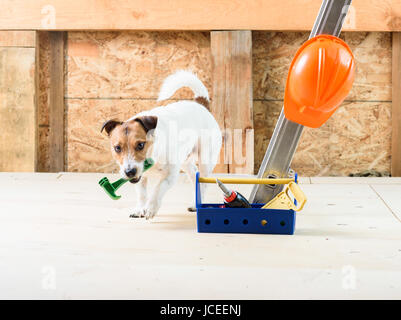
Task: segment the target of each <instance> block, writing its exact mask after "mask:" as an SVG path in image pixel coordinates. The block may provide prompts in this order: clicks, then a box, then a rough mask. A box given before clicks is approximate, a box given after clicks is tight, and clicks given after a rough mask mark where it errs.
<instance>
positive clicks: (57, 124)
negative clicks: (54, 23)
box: [49, 32, 66, 172]
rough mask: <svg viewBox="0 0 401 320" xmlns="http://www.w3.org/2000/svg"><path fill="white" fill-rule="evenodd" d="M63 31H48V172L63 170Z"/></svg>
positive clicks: (64, 39) (64, 36) (64, 38)
mask: <svg viewBox="0 0 401 320" xmlns="http://www.w3.org/2000/svg"><path fill="white" fill-rule="evenodd" d="M65 41H66V35H65V33H64V32H50V66H49V73H50V88H49V127H50V129H49V157H50V168H49V169H50V172H59V171H64V151H65V150H64V131H65V130H64V49H65Z"/></svg>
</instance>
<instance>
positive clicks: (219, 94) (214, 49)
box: [211, 31, 254, 174]
mask: <svg viewBox="0 0 401 320" xmlns="http://www.w3.org/2000/svg"><path fill="white" fill-rule="evenodd" d="M211 53H212V64H213V67H212V68H213V71H212V72H213V99H212V106H211V111H212V113H213V114H214V115H215V117H216V119H217V121H218V122H219V124H220V127H221V128H222V129H224V131H225V136H224V146H223V152H224V160H225V161H224V163H225V164H224V165H223V166H222V167H221V169H222V171H223V172H230V173H252V174H253V153H254V150H253V101H252V32H251V31H212V32H211ZM246 156H247V157H246Z"/></svg>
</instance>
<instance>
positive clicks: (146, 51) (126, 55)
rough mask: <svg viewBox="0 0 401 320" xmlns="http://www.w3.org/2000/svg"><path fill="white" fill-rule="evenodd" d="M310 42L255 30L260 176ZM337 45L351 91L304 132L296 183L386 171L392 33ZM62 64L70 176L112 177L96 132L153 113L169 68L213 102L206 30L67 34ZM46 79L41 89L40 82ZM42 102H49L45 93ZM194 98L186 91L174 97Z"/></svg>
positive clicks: (352, 36)
mask: <svg viewBox="0 0 401 320" xmlns="http://www.w3.org/2000/svg"><path fill="white" fill-rule="evenodd" d="M307 37H308V33H300V32H285V33H282V32H253V77H254V80H253V87H254V127H255V169H256V171H257V169H258V168H259V165H260V162H261V160H262V158H263V155H264V153H265V150H266V148H267V145H268V143H269V139H270V137H271V134H272V132H273V129H274V125H275V123H276V121H277V118H278V115H279V112H280V110H281V107H282V104H283V96H284V87H285V80H286V75H287V72H288V68H289V65H290V62H291V59H292V57H293V55H294V54H295V51H296V50H297V49H298V48H299V46H300V45H301V44H302V43H303V42H304V41H305V40H306V39H307ZM342 37H343V39H345V40H346V41H347V43H348V44H349V45H350V46H351V48H352V50H353V51H354V54H355V58H356V61H357V76H356V80H355V84H354V88H353V90H352V92H351V93H350V95H349V97H348V98H347V100H346V102H345V103H344V105H343V106H342V107H341V109H339V110H338V111H337V112H336V113H335V114H334V115H333V117H332V118H331V119H330V120H329V121H328V122H327V123H326V124H325V125H323V126H322V127H321V128H319V129H313V130H312V129H307V128H306V129H305V130H304V133H303V136H302V138H301V141H300V145H299V147H298V150H297V153H296V155H295V158H294V161H293V168H294V169H295V170H297V171H298V172H299V173H300V174H301V175H349V174H350V173H357V172H360V171H364V170H369V169H371V170H376V171H379V172H388V171H389V169H390V142H391V141H390V137H391V111H390V110H391V38H390V34H389V33H343V35H342ZM45 44H46V41H43V44H41V45H43V46H45ZM44 51H45V50H44ZM45 55H46V53H43V54H42V57H43V58H44V59H45V58H46V57H45ZM66 63H67V65H66V128H67V129H66V149H67V158H66V164H67V169H68V170H69V171H84V172H85V171H104V172H111V171H116V169H117V168H116V166H115V165H114V163H113V161H112V159H111V155H110V152H109V145H108V141H107V138H106V137H105V136H104V135H102V134H100V133H99V128H100V126H101V124H102V122H103V121H104V120H106V119H110V118H119V119H126V118H128V117H130V116H131V115H133V114H135V113H136V112H138V111H140V110H144V109H149V108H152V107H154V106H155V105H156V99H157V94H158V90H159V87H160V85H161V83H162V81H163V79H164V78H165V77H166V76H168V75H169V74H170V73H172V72H174V71H175V70H177V69H182V68H184V69H186V68H188V69H191V70H193V71H195V72H196V73H197V74H198V75H199V77H200V78H201V80H202V81H203V82H204V83H205V84H206V86H207V87H208V89H209V92H210V95H211V90H212V88H211V79H210V75H211V59H210V37H209V33H207V32H70V33H68V43H67V56H66ZM44 72H45V70H44ZM42 78H43V79H42V80H41V84H42V85H43V88H45V84H46V83H45V82H46V77H45V76H43V77H42ZM45 91H46V90H44V91H42V90H41V92H45ZM41 97H42V98H41V101H42V102H45V101H46V99H47V97H46V93H43V94H42V93H41ZM191 97H192V95H191V93H190V91H189V90H181V91H179V92H178V94H177V95H176V96H174V98H175V99H177V98H191ZM44 104H45V103H44ZM40 109H42V110H43V113H40V115H41V116H40V119H41V120H40V125H41V127H40V131H39V132H40V138H41V140H40V141H41V149H40V150H41V154H40V159H41V163H42V169H43V170H44V171H45V170H46V161H47V153H46V152H47V151H46V143H45V142H46V132H47V130H48V127H47V126H48V122H47V119H46V107H43V106H42V107H40Z"/></svg>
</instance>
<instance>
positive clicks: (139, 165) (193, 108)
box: [101, 71, 222, 219]
mask: <svg viewBox="0 0 401 320" xmlns="http://www.w3.org/2000/svg"><path fill="white" fill-rule="evenodd" d="M182 87H189V88H190V89H191V90H192V91H193V93H194V100H192V101H189V100H184V101H179V102H174V103H170V104H168V105H167V106H161V107H157V108H154V109H152V110H149V111H143V112H140V113H138V114H137V115H135V116H133V117H132V118H130V119H128V120H126V121H124V122H122V121H117V120H109V121H106V122H105V123H104V124H103V126H102V129H101V131H103V130H105V131H106V133H107V135H108V136H109V139H110V143H111V152H112V154H113V158H114V159H115V160H116V162H117V163H118V164H119V166H120V174H121V176H122V177H123V178H124V179H129V180H130V182H132V183H135V184H136V186H137V195H138V199H137V200H138V201H137V207H136V208H135V209H134V212H133V213H132V214H131V215H130V217H133V218H139V217H145V218H146V219H151V218H153V217H154V216H155V214H156V213H157V211H158V210H159V208H160V205H161V203H162V199H163V197H164V195H165V194H166V191H167V190H168V189H169V188H171V187H172V185H173V184H174V183H175V182H176V180H177V178H178V176H179V172H180V169H182V170H183V171H184V172H185V173H186V174H187V176H188V178H189V179H190V181H191V182H192V185H193V186H195V174H196V171H197V170H198V168H197V165H196V163H198V166H199V172H200V174H201V176H208V175H210V174H211V173H212V171H213V169H214V167H215V166H216V163H217V161H218V159H219V155H220V149H221V144H222V134H221V131H220V128H219V125H218V124H217V121H216V120H215V118H214V117H213V116H212V114H211V113H210V112H209V111H208V109H207V108H208V106H209V94H208V92H207V89H206V87H205V86H204V84H203V83H202V82H201V81H200V80H199V79H198V78H197V77H196V76H195V75H194V74H193V73H191V72H189V71H178V72H176V73H174V74H172V75H170V76H169V77H167V78H166V79H165V80H164V82H163V85H162V87H161V89H160V92H159V98H158V101H162V100H166V99H168V98H170V97H171V96H172V95H173V94H174V93H175V92H176V91H177V90H178V89H180V88H182ZM145 160H153V162H154V165H153V167H151V168H150V169H149V170H147V171H146V172H144V163H145ZM155 173H156V177H154V176H155V175H154V174H155ZM149 178H152V179H153V178H156V179H157V181H156V184H155V186H154V188H153V190H147V184H148V179H149ZM201 187H202V192H204V188H205V185H204V184H202V185H201ZM188 210H190V211H193V210H195V208H194V206H193V207H190V208H188Z"/></svg>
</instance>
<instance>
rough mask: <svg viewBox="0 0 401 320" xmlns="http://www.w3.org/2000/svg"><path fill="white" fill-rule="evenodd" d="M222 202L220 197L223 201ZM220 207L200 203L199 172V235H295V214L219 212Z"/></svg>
mask: <svg viewBox="0 0 401 320" xmlns="http://www.w3.org/2000/svg"><path fill="white" fill-rule="evenodd" d="M222 198H223V197H222ZM222 204H223V203H202V197H201V192H200V183H199V172H198V173H197V174H196V214H197V224H198V232H210V233H216V232H217V233H264V234H294V231H295V211H294V210H279V209H262V208H261V207H262V206H263V204H256V203H255V204H252V208H222V207H221V206H222Z"/></svg>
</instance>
